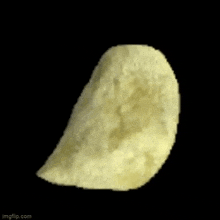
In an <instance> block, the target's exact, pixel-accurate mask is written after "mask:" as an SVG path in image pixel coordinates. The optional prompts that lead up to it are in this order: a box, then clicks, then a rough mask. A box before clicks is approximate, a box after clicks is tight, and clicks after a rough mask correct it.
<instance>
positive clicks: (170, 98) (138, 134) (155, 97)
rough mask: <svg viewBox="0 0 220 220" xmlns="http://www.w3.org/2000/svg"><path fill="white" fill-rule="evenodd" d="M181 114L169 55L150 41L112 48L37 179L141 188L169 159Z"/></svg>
mask: <svg viewBox="0 0 220 220" xmlns="http://www.w3.org/2000/svg"><path fill="white" fill-rule="evenodd" d="M178 113H179V96H178V86H177V80H176V78H175V75H174V73H173V71H172V69H171V67H170V65H169V64H168V62H167V60H166V58H165V56H164V55H163V54H162V53H161V52H160V51H158V50H155V49H154V48H152V47H149V46H146V45H145V46H143V45H121V46H116V47H112V48H110V49H109V50H108V51H107V52H106V53H105V54H104V55H103V56H102V58H101V59H100V61H99V63H98V65H97V66H96V68H95V69H94V72H93V74H92V77H91V79H90V81H89V83H88V84H87V85H86V86H85V88H84V89H83V92H82V94H81V96H80V97H79V99H78V102H77V104H76V105H75V106H74V108H73V111H72V114H71V117H70V119H69V122H68V126H67V128H66V129H65V131H64V134H63V137H62V138H61V139H60V142H59V144H58V145H57V148H56V149H55V150H54V152H53V153H52V155H51V156H50V157H49V158H48V160H47V162H46V164H45V165H44V166H43V167H42V168H41V169H40V170H39V171H38V176H40V177H41V178H43V179H45V180H47V181H49V182H51V183H55V184H58V185H76V186H79V187H85V188H96V189H116V190H128V189H133V188H138V187H140V186H142V185H144V184H145V183H146V182H148V181H149V180H150V179H151V178H152V177H153V176H154V175H155V174H156V173H157V172H158V170H159V169H160V168H161V166H162V165H163V163H164V162H165V160H166V158H167V157H168V155H169V153H170V150H171V148H172V145H173V142H174V138H175V133H176V128H177V124H178Z"/></svg>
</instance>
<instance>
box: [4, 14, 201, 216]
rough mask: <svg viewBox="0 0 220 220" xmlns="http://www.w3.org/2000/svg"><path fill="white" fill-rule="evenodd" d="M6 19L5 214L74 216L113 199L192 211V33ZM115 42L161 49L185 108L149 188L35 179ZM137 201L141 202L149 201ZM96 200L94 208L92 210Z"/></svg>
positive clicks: (194, 168)
mask: <svg viewBox="0 0 220 220" xmlns="http://www.w3.org/2000/svg"><path fill="white" fill-rule="evenodd" d="M125 23H126V22H125ZM10 24H11V25H10V26H8V27H7V30H8V31H6V32H5V42H4V45H5V46H6V50H5V54H4V64H5V66H6V68H5V70H4V80H2V84H4V88H5V89H4V91H3V94H4V95H3V99H4V103H5V104H4V105H3V110H5V111H6V112H7V116H5V118H3V120H6V125H5V129H4V130H5V134H4V137H5V138H6V144H5V145H4V146H2V149H3V154H2V180H1V181H2V185H3V188H2V189H3V193H2V195H3V196H2V201H3V213H4V214H7V213H8V214H10V213H16V214H31V215H32V216H33V219H34V218H36V219H41V218H42V213H44V215H48V216H53V215H54V213H55V214H56V213H58V212H59V213H60V214H61V215H62V214H63V215H65V214H66V213H68V216H69V217H70V218H71V217H72V216H71V213H74V212H75V211H76V210H77V211H79V210H80V209H83V211H82V212H81V215H82V216H81V218H83V217H84V215H86V213H87V212H89V213H93V212H94V210H96V209H98V210H99V209H101V207H102V203H106V202H107V203H109V201H112V204H111V205H112V208H110V210H111V209H114V210H117V209H118V210H119V209H123V208H122V206H124V204H126V205H125V208H124V210H129V209H132V208H131V207H139V206H140V207H141V209H144V210H145V209H147V206H148V207H149V204H150V207H162V206H165V207H166V208H168V210H169V206H172V209H175V210H179V209H180V207H181V209H182V208H183V209H184V207H185V205H186V204H185V201H187V210H189V209H194V201H197V202H198V196H199V195H200V191H199V188H198V185H197V183H196V181H195V180H196V179H197V175H198V170H199V165H198V164H197V158H195V156H194V151H196V150H197V148H198V146H197V144H196V141H195V133H194V130H193V128H192V127H191V124H189V121H190V120H189V119H191V118H193V115H194V114H193V113H194V112H193V109H190V110H189V109H188V108H187V107H184V106H189V105H190V102H194V101H195V100H194V99H193V97H192V96H193V95H192V94H190V92H191V91H192V90H193V86H194V85H193V83H192V82H191V81H190V80H189V78H191V79H193V78H194V76H193V70H192V68H191V67H192V66H193V65H195V62H196V60H195V59H193V58H192V53H198V51H197V48H196V46H195V47H192V48H191V50H190V53H189V49H188V48H189V45H193V43H194V42H195V39H194V38H193V36H191V34H190V31H189V32H181V31H180V32H178V31H173V32H172V33H169V31H167V30H166V28H165V29H164V30H163V26H164V25H163V24H161V26H160V29H159V30H160V31H156V30H151V31H147V29H145V28H143V27H142V28H139V27H136V28H134V29H132V28H127V26H126V25H125V26H123V28H122V27H118V26H117V27H116V26H114V25H112V26H111V25H109V26H108V25H106V26H107V27H105V28H104V27H103V25H101V24H100V23H94V24H89V25H85V24H82V23H81V22H80V21H78V20H71V21H70V22H67V21H66V22H65V21H63V20H62V22H60V21H59V19H57V20H53V19H52V18H47V19H46V20H45V19H42V20H39V19H36V20H35V19H33V20H31V21H29V20H28V19H24V20H18V21H17V20H16V19H15V20H13V21H11V22H10ZM129 25H130V27H133V25H132V24H129ZM129 25H128V27H129ZM119 26H120V25H119ZM173 28H175V27H173ZM156 29H157V28H156ZM171 29H172V28H171ZM167 32H168V33H167ZM118 44H147V45H149V46H153V47H154V48H156V49H159V50H161V51H162V53H164V54H165V56H166V58H167V60H168V62H169V63H170V64H171V66H172V68H173V70H174V72H175V74H176V77H177V80H178V82H179V84H180V93H181V94H182V95H181V105H182V106H183V108H181V114H180V124H179V125H178V134H177V137H176V142H175V144H174V147H173V150H172V151H171V155H170V157H169V158H168V160H167V162H166V163H165V164H164V166H163V168H162V169H161V170H160V171H159V173H158V174H157V175H156V177H155V178H153V179H152V180H151V181H150V182H149V183H147V184H146V186H144V187H141V188H140V189H138V190H131V191H128V192H114V191H105V190H100V191H99V190H83V189H80V188H76V187H61V186H55V185H52V184H50V183H47V182H45V181H43V180H41V179H39V178H37V177H36V175H35V173H36V172H37V170H38V169H39V168H40V167H41V166H42V165H43V164H44V162H45V160H46V159H47V157H48V156H49V155H50V154H51V152H52V151H53V150H54V148H55V146H56V144H57V143H58V141H59V139H60V137H61V136H62V134H63V131H64V128H65V127H66V125H67V121H68V119H69V116H70V113H71V111H72V108H73V106H74V104H75V103H76V102H77V98H78V97H79V95H80V94H81V92H82V90H83V88H84V86H85V85H86V83H88V81H89V79H90V77H91V74H92V71H93V69H94V67H95V66H96V65H97V63H98V60H99V59H100V57H101V56H102V55H103V53H104V52H105V51H106V50H107V49H109V48H110V47H112V46H115V45H118ZM194 74H195V73H194ZM195 96H196V95H195ZM190 97H191V98H190ZM185 115H188V116H187V117H186V116H185ZM201 199H202V198H201ZM95 201H96V202H95ZM139 201H146V206H145V203H144V202H143V203H141V204H140V203H139ZM94 202H95V203H96V204H97V207H96V209H94V208H93V209H92V210H90V209H89V207H90V205H92V204H93V203H94ZM136 204H137V205H136ZM138 204H139V205H138ZM111 205H110V207H111ZM94 206H95V205H92V207H94ZM84 207H87V208H86V210H88V211H85V209H84ZM166 208H165V209H166ZM136 209H138V208H136ZM95 212H96V211H95ZM64 213H65V214H64ZM179 213H180V212H179ZM38 216H39V217H38Z"/></svg>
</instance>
